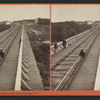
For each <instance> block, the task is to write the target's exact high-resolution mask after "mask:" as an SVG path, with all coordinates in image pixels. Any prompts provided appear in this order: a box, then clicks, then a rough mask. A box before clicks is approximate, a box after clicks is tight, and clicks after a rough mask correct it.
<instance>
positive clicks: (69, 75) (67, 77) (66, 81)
mask: <svg viewBox="0 0 100 100" xmlns="http://www.w3.org/2000/svg"><path fill="white" fill-rule="evenodd" d="M98 34H99V32H98V33H97V34H96V35H95V36H94V38H93V39H92V40H91V42H90V43H89V44H88V45H87V47H86V48H85V49H84V52H85V54H86V56H87V54H88V53H89V50H90V48H91V46H92V45H93V43H94V41H95V39H96V37H97V36H98ZM86 56H85V57H86ZM84 59H85V58H84ZM84 59H83V58H82V57H78V59H77V60H76V62H75V63H74V64H73V66H72V67H71V68H70V70H69V71H68V73H67V74H66V75H65V76H64V78H63V79H62V81H61V82H60V83H59V85H58V86H57V87H56V89H55V91H57V90H61V89H63V88H64V87H65V84H66V88H68V86H69V84H70V83H69V82H70V80H71V78H72V79H73V77H74V75H75V73H76V72H77V70H78V69H79V67H80V65H81V64H82V62H83V61H84Z"/></svg>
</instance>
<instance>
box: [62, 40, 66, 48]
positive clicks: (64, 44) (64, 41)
mask: <svg viewBox="0 0 100 100" xmlns="http://www.w3.org/2000/svg"><path fill="white" fill-rule="evenodd" d="M63 47H64V48H66V40H65V39H64V40H63Z"/></svg>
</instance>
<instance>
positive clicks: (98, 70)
mask: <svg viewBox="0 0 100 100" xmlns="http://www.w3.org/2000/svg"><path fill="white" fill-rule="evenodd" d="M99 54H100V5H96V4H90V5H87V4H80V5H79V4H64V5H51V90H52V91H70V90H71V91H72V90H100V78H99V76H100V56H99Z"/></svg>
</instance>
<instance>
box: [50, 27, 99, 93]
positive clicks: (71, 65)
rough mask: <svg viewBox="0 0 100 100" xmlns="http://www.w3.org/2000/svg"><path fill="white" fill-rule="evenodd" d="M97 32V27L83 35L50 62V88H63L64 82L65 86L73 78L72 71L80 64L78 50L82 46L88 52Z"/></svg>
mask: <svg viewBox="0 0 100 100" xmlns="http://www.w3.org/2000/svg"><path fill="white" fill-rule="evenodd" d="M99 32H100V29H99V28H97V29H95V30H94V31H93V32H90V33H89V34H87V35H86V36H84V37H83V38H82V39H81V40H80V41H79V42H78V44H77V45H76V46H75V47H73V48H72V50H70V51H69V52H68V53H67V54H65V55H63V56H61V57H60V58H59V59H58V60H57V61H55V62H54V63H53V64H52V68H51V88H52V90H55V91H56V90H63V89H64V87H65V84H67V86H66V87H68V86H69V84H70V82H71V79H73V77H74V73H75V72H76V71H77V70H76V69H78V68H79V67H78V66H79V65H80V62H81V60H82V58H81V57H79V52H80V51H81V49H82V48H84V49H85V51H86V52H88V51H89V49H90V47H91V45H92V43H93V42H94V40H95V38H96V37H97V35H98V33H99ZM87 45H88V47H87ZM75 70H76V71H75Z"/></svg>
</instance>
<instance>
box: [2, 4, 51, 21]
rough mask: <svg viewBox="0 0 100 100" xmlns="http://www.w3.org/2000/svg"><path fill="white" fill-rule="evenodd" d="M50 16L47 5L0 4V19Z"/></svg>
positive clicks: (13, 19) (11, 19)
mask: <svg viewBox="0 0 100 100" xmlns="http://www.w3.org/2000/svg"><path fill="white" fill-rule="evenodd" d="M38 17H40V18H50V6H49V5H0V21H7V20H8V21H16V20H22V19H35V18H38Z"/></svg>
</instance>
